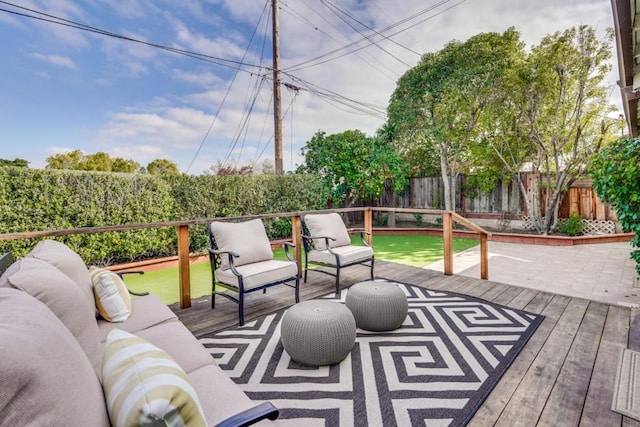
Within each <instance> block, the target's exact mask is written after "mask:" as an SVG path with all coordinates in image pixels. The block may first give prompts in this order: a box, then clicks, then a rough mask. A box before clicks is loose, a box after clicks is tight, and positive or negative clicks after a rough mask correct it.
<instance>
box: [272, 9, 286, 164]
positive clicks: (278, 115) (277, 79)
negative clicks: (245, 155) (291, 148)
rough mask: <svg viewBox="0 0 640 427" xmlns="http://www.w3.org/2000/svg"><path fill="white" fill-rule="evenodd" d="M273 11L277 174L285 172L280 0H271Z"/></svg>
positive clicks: (274, 133)
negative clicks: (283, 157) (283, 159)
mask: <svg viewBox="0 0 640 427" xmlns="http://www.w3.org/2000/svg"><path fill="white" fill-rule="evenodd" d="M271 9H272V12H273V124H274V130H273V145H274V146H275V167H276V175H282V174H283V173H284V167H283V164H282V105H281V104H282V94H281V92H280V22H279V18H278V0H271Z"/></svg>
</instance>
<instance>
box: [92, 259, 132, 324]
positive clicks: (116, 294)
mask: <svg viewBox="0 0 640 427" xmlns="http://www.w3.org/2000/svg"><path fill="white" fill-rule="evenodd" d="M89 275H90V276H91V282H92V283H93V296H94V297H95V300H96V310H98V313H100V316H102V318H103V319H104V320H106V321H107V322H116V323H119V322H124V321H125V320H127V319H128V318H129V316H130V315H131V296H129V290H128V289H127V285H125V284H124V282H123V281H122V279H121V278H120V276H118V275H117V274H116V273H114V272H113V271H109V270H106V269H104V268H98V267H91V268H89Z"/></svg>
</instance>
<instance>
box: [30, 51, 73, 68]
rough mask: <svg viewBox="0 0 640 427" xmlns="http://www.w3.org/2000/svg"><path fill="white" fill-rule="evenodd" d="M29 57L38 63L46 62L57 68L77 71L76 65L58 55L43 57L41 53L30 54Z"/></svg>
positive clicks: (69, 59)
mask: <svg viewBox="0 0 640 427" xmlns="http://www.w3.org/2000/svg"><path fill="white" fill-rule="evenodd" d="M31 56H32V57H33V58H35V59H37V60H39V61H43V62H47V63H49V64H51V65H55V66H57V67H62V68H67V69H69V70H75V69H77V67H76V64H75V63H74V62H73V60H72V59H71V58H68V57H66V56H60V55H44V54H42V53H32V54H31Z"/></svg>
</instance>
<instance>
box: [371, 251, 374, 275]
mask: <svg viewBox="0 0 640 427" xmlns="http://www.w3.org/2000/svg"><path fill="white" fill-rule="evenodd" d="M373 260H374V258H373V257H371V280H373Z"/></svg>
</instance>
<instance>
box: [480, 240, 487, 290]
mask: <svg viewBox="0 0 640 427" xmlns="http://www.w3.org/2000/svg"><path fill="white" fill-rule="evenodd" d="M480 278H481V279H482V280H488V279H489V250H488V248H487V235H486V234H485V233H480Z"/></svg>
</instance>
